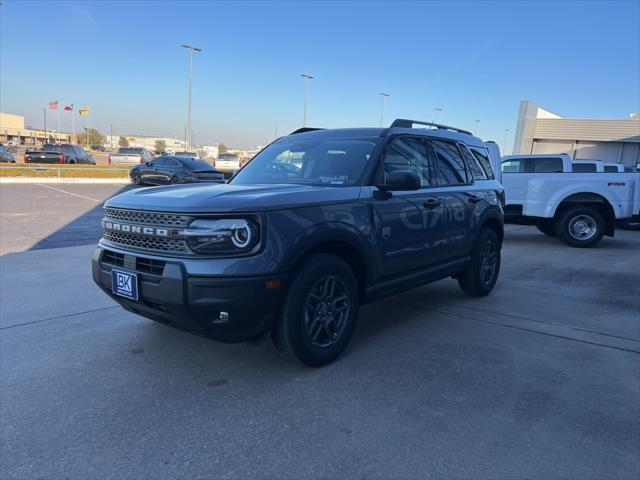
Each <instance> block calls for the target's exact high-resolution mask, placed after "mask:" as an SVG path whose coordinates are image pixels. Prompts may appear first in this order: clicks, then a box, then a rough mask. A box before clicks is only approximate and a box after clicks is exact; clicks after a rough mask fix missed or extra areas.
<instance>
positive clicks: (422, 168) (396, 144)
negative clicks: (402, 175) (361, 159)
mask: <svg viewBox="0 0 640 480" xmlns="http://www.w3.org/2000/svg"><path fill="white" fill-rule="evenodd" d="M394 170H414V171H415V172H416V173H417V174H418V176H419V177H420V185H421V186H423V187H425V186H428V185H429V160H428V157H427V144H426V143H425V142H423V141H422V140H420V139H417V138H411V137H400V138H397V139H395V140H393V141H392V142H391V143H390V144H389V146H388V147H387V150H386V151H385V154H384V173H385V176H386V175H387V174H388V173H390V172H393V171H394Z"/></svg>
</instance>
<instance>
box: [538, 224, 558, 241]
mask: <svg viewBox="0 0 640 480" xmlns="http://www.w3.org/2000/svg"><path fill="white" fill-rule="evenodd" d="M536 228H537V229H538V230H540V231H541V232H542V233H544V234H545V235H547V236H549V237H555V236H556V232H555V230H554V225H553V223H550V222H540V223H538V224H537V225H536Z"/></svg>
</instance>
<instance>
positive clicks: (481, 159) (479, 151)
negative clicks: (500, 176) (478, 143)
mask: <svg viewBox="0 0 640 480" xmlns="http://www.w3.org/2000/svg"><path fill="white" fill-rule="evenodd" d="M469 150H471V153H472V154H473V156H474V157H475V158H476V160H477V161H478V163H479V164H480V166H481V167H482V170H484V173H485V175H486V176H487V179H489V180H493V179H494V178H496V177H495V175H494V174H493V167H492V166H491V161H490V160H489V152H487V149H486V148H478V147H469Z"/></svg>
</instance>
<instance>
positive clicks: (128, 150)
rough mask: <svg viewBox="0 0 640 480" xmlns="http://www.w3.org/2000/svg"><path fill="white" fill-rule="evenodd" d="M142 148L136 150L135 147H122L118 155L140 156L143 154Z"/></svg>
mask: <svg viewBox="0 0 640 480" xmlns="http://www.w3.org/2000/svg"><path fill="white" fill-rule="evenodd" d="M142 150H143V149H142V148H134V147H120V148H119V149H118V153H135V154H136V155H139V154H141V153H142Z"/></svg>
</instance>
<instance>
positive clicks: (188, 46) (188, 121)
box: [181, 45, 202, 151]
mask: <svg viewBox="0 0 640 480" xmlns="http://www.w3.org/2000/svg"><path fill="white" fill-rule="evenodd" d="M181 46H182V48H186V49H187V50H189V107H188V110H187V111H188V114H187V124H188V132H191V70H192V66H193V51H194V50H195V51H196V52H201V51H202V49H201V48H198V47H194V46H193V45H181ZM185 143H187V139H186V138H185ZM190 144H191V138H189V139H188V143H187V146H186V150H187V151H189V145H190Z"/></svg>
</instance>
